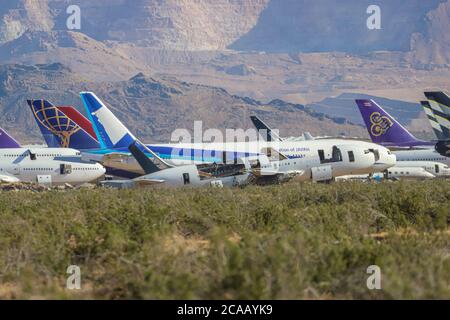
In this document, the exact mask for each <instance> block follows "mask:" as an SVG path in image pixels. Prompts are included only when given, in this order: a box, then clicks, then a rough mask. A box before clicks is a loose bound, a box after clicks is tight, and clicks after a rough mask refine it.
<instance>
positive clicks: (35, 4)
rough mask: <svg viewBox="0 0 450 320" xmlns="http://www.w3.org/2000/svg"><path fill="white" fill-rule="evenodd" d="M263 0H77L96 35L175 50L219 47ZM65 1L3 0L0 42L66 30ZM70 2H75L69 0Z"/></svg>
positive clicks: (247, 23)
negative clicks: (34, 33) (22, 36)
mask: <svg viewBox="0 0 450 320" xmlns="http://www.w3.org/2000/svg"><path fill="white" fill-rule="evenodd" d="M268 1H269V0H196V1H192V0H164V1H154V0H97V1H91V0H79V1H77V2H76V5H78V6H79V7H80V8H81V16H82V30H81V32H82V33H84V34H86V35H87V36H89V37H91V38H93V39H96V40H100V41H106V40H113V41H120V42H130V43H134V44H137V45H140V46H146V47H157V48H166V49H175V50H218V49H224V48H226V47H227V46H228V45H229V44H231V43H233V42H234V41H235V40H237V39H239V37H241V36H242V35H243V34H245V33H247V32H248V31H250V30H251V28H252V27H254V25H255V24H256V22H257V20H258V18H259V14H260V13H261V11H262V10H264V8H265V7H266V6H267V3H268ZM69 4H70V3H68V2H67V1H65V0H7V1H6V3H5V4H3V3H2V4H1V5H0V6H1V8H0V10H1V11H0V14H2V13H3V21H2V24H0V25H1V27H0V43H2V42H3V43H5V42H8V41H11V40H14V39H17V38H19V37H20V36H21V35H22V34H23V33H25V32H26V31H60V30H66V27H65V26H66V19H67V17H68V15H67V14H66V8H67V7H68V5H69ZM74 4H75V3H74Z"/></svg>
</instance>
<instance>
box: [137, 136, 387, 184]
mask: <svg viewBox="0 0 450 320" xmlns="http://www.w3.org/2000/svg"><path fill="white" fill-rule="evenodd" d="M343 141H344V140H339V141H334V142H335V143H324V142H323V141H321V142H317V141H307V142H299V143H298V145H297V147H295V146H292V144H297V143H296V142H290V144H291V145H289V146H287V145H285V146H283V147H281V148H278V149H277V150H280V152H282V153H283V155H285V156H286V155H289V156H290V157H291V158H289V159H284V160H270V159H268V158H267V157H266V160H263V158H264V157H256V158H257V159H255V157H247V158H245V157H244V158H240V159H239V162H240V161H244V162H245V161H246V160H245V159H251V160H250V161H251V162H253V165H254V163H255V161H260V163H259V164H258V165H257V166H256V167H254V166H253V167H252V168H258V169H259V170H260V171H259V173H260V174H259V176H265V177H270V176H283V175H285V176H290V175H291V174H293V173H301V174H299V175H298V178H296V180H298V181H306V180H313V181H327V180H332V179H334V178H336V177H339V176H342V175H353V174H355V175H356V174H371V173H375V172H382V171H384V170H386V169H388V168H390V167H392V166H394V165H395V163H396V160H395V156H394V155H392V154H391V153H390V151H389V150H388V149H386V148H384V147H381V146H379V145H376V144H373V143H366V142H355V141H352V142H351V143H348V142H346V143H345V144H338V143H337V142H339V143H342V142H343ZM327 142H330V141H327ZM305 144H306V146H305ZM267 145H269V146H270V147H274V146H273V144H265V145H264V146H265V147H267ZM185 147H186V148H194V146H193V145H189V146H185ZM213 147H214V148H217V146H213ZM237 147H238V148H237V150H236V151H237V152H239V153H242V152H249V153H257V151H256V150H261V149H254V150H250V151H249V150H243V149H239V147H240V146H237ZM244 147H245V148H251V146H244ZM195 148H198V146H195ZM208 148H211V146H208ZM260 148H261V146H260ZM274 148H275V147H274ZM263 149H264V147H263ZM206 150H208V149H206ZM226 150H227V151H230V149H226ZM246 167H251V165H247V166H246ZM247 177H248V174H243V175H242V176H240V177H226V178H217V179H215V180H220V181H221V182H222V183H223V185H233V184H236V180H237V179H240V180H245V179H246V178H247ZM135 181H138V182H139V181H153V182H156V181H161V185H167V186H183V185H191V186H202V185H206V184H210V182H211V181H210V180H205V179H202V178H201V176H200V173H199V171H198V170H197V167H196V166H195V165H194V164H190V165H179V166H177V167H174V168H171V169H167V170H162V171H159V172H155V173H153V174H149V175H144V176H142V177H139V178H137V179H135Z"/></svg>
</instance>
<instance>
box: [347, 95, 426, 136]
mask: <svg viewBox="0 0 450 320" xmlns="http://www.w3.org/2000/svg"><path fill="white" fill-rule="evenodd" d="M356 104H357V105H358V108H359V111H360V112H361V115H362V117H363V119H364V122H365V124H366V127H367V130H368V132H369V135H370V138H371V139H372V141H373V142H374V143H378V144H383V145H406V144H408V143H418V142H420V141H419V140H417V139H416V138H415V137H414V136H413V135H412V134H411V133H410V132H409V131H408V130H406V129H405V128H404V127H403V126H402V125H401V124H400V123H398V122H397V121H396V120H395V119H394V118H393V117H392V116H391V115H390V114H389V113H387V112H386V111H385V110H383V108H381V107H380V106H379V105H378V104H377V103H376V102H375V101H373V100H356Z"/></svg>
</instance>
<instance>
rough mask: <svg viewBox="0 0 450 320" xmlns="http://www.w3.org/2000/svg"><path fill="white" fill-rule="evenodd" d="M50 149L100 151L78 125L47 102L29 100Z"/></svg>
mask: <svg viewBox="0 0 450 320" xmlns="http://www.w3.org/2000/svg"><path fill="white" fill-rule="evenodd" d="M27 102H28V106H29V107H30V109H31V112H32V113H33V116H34V118H35V120H36V123H37V124H38V126H39V129H40V130H41V133H42V136H43V137H44V139H45V142H46V143H47V146H49V147H50V148H73V149H78V150H89V149H98V148H99V143H98V142H97V141H96V140H95V139H94V138H92V136H91V135H90V134H88V133H87V132H86V131H85V130H84V129H83V128H82V127H81V126H80V125H78V123H76V122H75V121H74V120H72V119H71V118H69V117H68V116H67V115H66V114H65V113H64V112H62V111H61V110H59V109H58V108H57V107H56V106H54V105H53V104H51V103H50V102H48V101H47V100H27Z"/></svg>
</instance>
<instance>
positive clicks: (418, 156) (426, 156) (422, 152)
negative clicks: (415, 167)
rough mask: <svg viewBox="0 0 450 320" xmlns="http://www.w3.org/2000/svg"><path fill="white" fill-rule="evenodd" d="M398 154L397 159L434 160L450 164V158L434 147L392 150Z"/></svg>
mask: <svg viewBox="0 0 450 320" xmlns="http://www.w3.org/2000/svg"><path fill="white" fill-rule="evenodd" d="M392 153H393V154H395V155H396V156H397V161H399V162H400V161H432V162H440V163H444V164H446V165H447V166H450V158H449V157H444V156H442V155H440V154H439V153H438V152H437V151H436V150H434V149H431V148H430V149H417V150H398V151H392Z"/></svg>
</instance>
